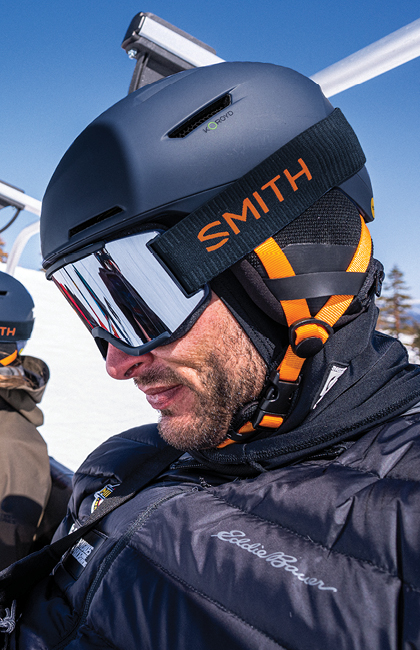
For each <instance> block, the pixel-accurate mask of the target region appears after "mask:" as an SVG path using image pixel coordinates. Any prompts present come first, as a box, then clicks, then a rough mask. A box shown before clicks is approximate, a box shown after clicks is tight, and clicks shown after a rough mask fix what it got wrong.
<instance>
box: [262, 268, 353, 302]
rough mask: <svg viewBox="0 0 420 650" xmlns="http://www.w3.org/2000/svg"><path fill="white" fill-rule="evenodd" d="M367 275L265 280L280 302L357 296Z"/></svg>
mask: <svg viewBox="0 0 420 650" xmlns="http://www.w3.org/2000/svg"><path fill="white" fill-rule="evenodd" d="M365 279H366V273H346V271H331V272H329V273H302V274H300V275H295V276H292V277H289V278H278V279H274V280H270V279H268V280H265V284H266V286H267V287H268V289H269V290H270V291H271V293H272V294H273V295H274V296H275V297H276V298H277V299H278V300H299V299H300V298H319V297H322V296H335V295H340V296H355V295H357V294H358V293H359V291H360V289H361V288H362V285H363V282H364V281H365Z"/></svg>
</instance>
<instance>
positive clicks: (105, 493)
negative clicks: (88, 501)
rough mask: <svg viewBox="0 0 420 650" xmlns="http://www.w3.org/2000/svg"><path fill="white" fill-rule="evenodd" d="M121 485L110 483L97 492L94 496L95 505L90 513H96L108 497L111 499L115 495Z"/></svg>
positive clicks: (93, 504)
mask: <svg viewBox="0 0 420 650" xmlns="http://www.w3.org/2000/svg"><path fill="white" fill-rule="evenodd" d="M119 485H120V484H119V483H108V484H107V485H105V487H103V488H102V489H101V490H98V492H95V494H94V495H93V503H92V507H91V509H90V511H91V512H95V510H96V508H97V507H98V506H99V505H100V504H101V503H102V501H103V500H104V499H106V498H107V497H109V496H110V495H111V494H112V493H113V491H114V490H115V488H116V487H118V486H119Z"/></svg>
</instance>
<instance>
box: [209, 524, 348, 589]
mask: <svg viewBox="0 0 420 650" xmlns="http://www.w3.org/2000/svg"><path fill="white" fill-rule="evenodd" d="M211 537H217V538H218V539H220V540H221V541H222V542H227V543H228V544H234V545H235V546H239V548H241V549H242V550H244V551H248V553H252V555H256V556H257V557H259V558H260V559H261V560H263V561H264V562H268V564H270V565H271V566H272V567H274V568H275V569H283V570H284V571H287V572H288V573H291V574H292V576H293V577H294V578H297V580H300V582H303V583H304V584H305V585H308V587H316V588H317V589H319V590H320V591H334V592H337V589H336V588H335V587H327V586H326V585H325V583H324V581H323V580H319V578H315V577H314V578H310V577H309V576H305V574H304V573H302V572H301V571H300V570H299V567H297V566H296V564H295V562H297V561H298V559H297V558H296V557H294V556H293V555H286V553H283V551H275V552H274V553H270V552H269V551H266V550H265V548H264V546H263V544H261V543H260V542H257V543H254V544H252V543H251V540H250V539H249V538H248V537H247V536H246V534H245V533H244V532H243V531H242V530H231V531H227V530H221V531H220V532H218V533H216V534H214V535H212V536H211Z"/></svg>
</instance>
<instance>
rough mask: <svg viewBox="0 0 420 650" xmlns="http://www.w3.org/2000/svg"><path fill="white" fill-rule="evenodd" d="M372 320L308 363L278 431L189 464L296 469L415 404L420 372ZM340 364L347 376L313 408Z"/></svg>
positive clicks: (344, 331) (247, 470)
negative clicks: (293, 464)
mask: <svg viewBox="0 0 420 650" xmlns="http://www.w3.org/2000/svg"><path fill="white" fill-rule="evenodd" d="M377 313H378V310H377V308H376V307H375V305H374V304H373V303H372V304H371V305H370V307H369V309H368V310H367V311H366V312H365V313H363V314H361V315H360V316H359V317H358V318H357V319H355V320H354V321H352V322H350V323H348V324H347V325H346V327H342V328H341V329H339V330H338V331H337V332H335V333H334V335H333V336H331V337H330V338H329V339H328V341H327V343H326V344H325V346H324V348H323V350H321V352H319V353H318V354H317V355H315V356H314V357H313V358H312V359H308V360H307V361H305V363H304V373H303V379H302V382H301V384H300V388H299V390H298V393H297V395H296V397H295V401H294V403H293V404H292V410H291V412H290V415H289V417H288V418H287V419H286V420H285V422H284V423H283V424H282V426H281V428H280V429H279V430H278V431H277V432H274V433H273V434H272V435H271V436H270V437H264V438H262V439H260V440H256V441H254V442H252V443H249V444H234V445H229V446H228V447H225V448H224V449H212V450H203V451H194V452H192V455H193V456H194V458H196V459H197V460H199V461H201V462H203V463H205V464H206V465H208V466H209V467H212V468H213V469H215V468H218V470H219V471H223V472H224V473H231V474H233V475H236V476H249V475H253V473H254V472H255V470H254V469H253V467H252V463H253V462H258V463H260V464H261V465H262V466H263V467H264V468H266V469H272V468H275V467H282V466H284V465H287V464H289V463H291V462H297V461H299V460H300V459H302V458H304V457H305V456H307V455H308V453H309V450H311V453H314V452H319V451H321V450H323V449H326V448H328V447H330V446H331V445H334V444H337V443H339V442H342V441H345V440H351V439H354V438H355V437H356V438H357V437H358V436H360V435H361V434H362V433H363V432H364V431H366V430H368V429H369V428H370V427H372V426H373V425H374V424H375V425H376V424H380V423H381V422H384V421H386V420H388V419H390V418H391V417H394V416H396V415H398V414H400V413H403V412H404V411H405V410H407V409H408V408H409V407H411V406H412V405H413V404H415V403H416V402H418V401H419V400H420V367H419V366H413V365H411V364H410V363H409V361H408V357H407V352H406V350H405V348H404V347H403V346H402V344H401V343H400V342H399V341H398V340H396V339H394V338H391V337H389V336H386V335H385V334H381V333H380V332H375V331H374V328H375V324H376V319H377ZM337 364H338V365H341V366H345V367H347V366H348V368H347V370H346V372H345V373H344V374H343V376H342V377H341V378H340V380H339V381H338V382H337V383H336V384H335V385H334V386H333V388H331V390H330V391H329V392H328V393H327V394H326V395H325V397H324V398H323V399H322V401H321V402H320V403H319V404H318V405H317V406H316V408H313V406H314V404H315V402H316V400H317V397H318V395H319V391H320V388H321V386H322V384H323V381H324V380H325V378H326V377H327V375H328V373H329V370H330V369H331V367H332V366H333V365H337ZM264 435H265V436H266V434H264Z"/></svg>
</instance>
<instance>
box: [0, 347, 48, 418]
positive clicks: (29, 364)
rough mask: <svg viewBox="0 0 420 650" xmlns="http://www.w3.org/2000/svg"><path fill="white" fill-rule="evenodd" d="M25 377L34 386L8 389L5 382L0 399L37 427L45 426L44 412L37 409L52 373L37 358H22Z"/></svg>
mask: <svg viewBox="0 0 420 650" xmlns="http://www.w3.org/2000/svg"><path fill="white" fill-rule="evenodd" d="M20 359H21V362H22V366H23V368H24V371H25V375H26V376H27V377H29V378H30V381H31V383H32V386H31V385H30V384H29V383H28V384H26V385H23V386H20V387H19V388H11V387H7V382H4V383H3V384H2V385H1V387H0V397H1V398H2V399H3V400H4V401H5V402H7V403H8V404H9V405H10V406H11V407H12V408H13V409H14V410H15V411H18V413H20V414H21V415H22V416H23V417H25V418H26V419H27V420H28V421H29V422H31V423H32V424H34V425H35V426H40V425H41V424H43V421H44V418H43V414H42V411H41V410H40V409H39V408H38V407H37V404H39V403H40V402H41V400H42V397H43V395H44V392H45V389H46V387H47V383H48V381H49V378H50V371H49V368H48V366H47V364H46V363H44V361H42V360H41V359H37V358H36V357H29V356H22V357H20Z"/></svg>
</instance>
